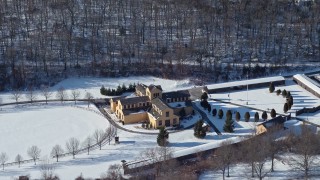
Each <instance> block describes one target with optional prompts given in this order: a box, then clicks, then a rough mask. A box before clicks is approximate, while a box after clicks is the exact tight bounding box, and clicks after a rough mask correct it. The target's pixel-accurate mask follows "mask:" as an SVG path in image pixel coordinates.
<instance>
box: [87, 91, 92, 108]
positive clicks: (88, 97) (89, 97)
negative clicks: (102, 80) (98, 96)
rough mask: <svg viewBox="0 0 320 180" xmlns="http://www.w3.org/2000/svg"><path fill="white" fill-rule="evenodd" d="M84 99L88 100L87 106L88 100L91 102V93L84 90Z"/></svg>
mask: <svg viewBox="0 0 320 180" xmlns="http://www.w3.org/2000/svg"><path fill="white" fill-rule="evenodd" d="M85 99H86V100H87V102H88V107H89V105H90V102H91V100H92V99H93V96H92V94H91V93H90V92H86V94H85Z"/></svg>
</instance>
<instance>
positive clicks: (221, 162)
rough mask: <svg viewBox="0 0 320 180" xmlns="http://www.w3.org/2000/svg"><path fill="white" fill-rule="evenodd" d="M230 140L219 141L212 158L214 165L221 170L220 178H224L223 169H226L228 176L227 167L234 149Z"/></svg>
mask: <svg viewBox="0 0 320 180" xmlns="http://www.w3.org/2000/svg"><path fill="white" fill-rule="evenodd" d="M232 143H233V142H232V141H230V140H227V141H224V142H222V143H221V147H219V148H218V149H217V150H216V151H215V153H214V158H213V161H214V162H213V163H214V164H215V165H214V166H215V167H216V168H217V169H220V170H221V171H222V179H225V171H226V170H227V177H230V174H229V168H230V165H231V164H232V163H233V161H234V160H235V159H236V158H235V150H234V148H233V146H232Z"/></svg>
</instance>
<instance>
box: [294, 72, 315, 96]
mask: <svg viewBox="0 0 320 180" xmlns="http://www.w3.org/2000/svg"><path fill="white" fill-rule="evenodd" d="M293 78H294V79H296V80H298V81H300V82H301V83H303V84H304V85H305V86H308V87H309V88H310V89H312V90H313V91H315V92H317V93H320V84H319V83H317V82H316V81H314V80H312V79H310V78H309V77H308V76H306V75H304V74H296V75H294V76H293Z"/></svg>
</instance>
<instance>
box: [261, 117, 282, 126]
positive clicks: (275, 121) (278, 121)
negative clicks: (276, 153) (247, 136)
mask: <svg viewBox="0 0 320 180" xmlns="http://www.w3.org/2000/svg"><path fill="white" fill-rule="evenodd" d="M285 121H286V119H285V118H284V117H282V116H277V117H275V118H273V119H270V120H268V121H265V122H263V123H261V124H260V125H263V126H264V127H266V128H271V127H274V126H276V125H281V124H283V123H284V122H285Z"/></svg>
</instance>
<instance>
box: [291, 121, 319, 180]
mask: <svg viewBox="0 0 320 180" xmlns="http://www.w3.org/2000/svg"><path fill="white" fill-rule="evenodd" d="M293 136H294V137H291V140H292V142H291V143H292V151H293V152H294V153H295V154H294V155H292V156H291V157H290V158H289V161H290V166H292V167H293V168H294V169H296V170H299V171H302V172H303V174H304V178H305V179H308V178H309V173H310V170H311V169H312V168H313V167H314V166H315V165H316V164H315V160H316V155H317V150H318V148H319V146H320V143H319V139H318V138H317V136H316V135H315V134H314V133H313V132H312V131H311V129H310V128H308V127H307V126H305V125H303V126H301V134H300V135H293Z"/></svg>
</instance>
